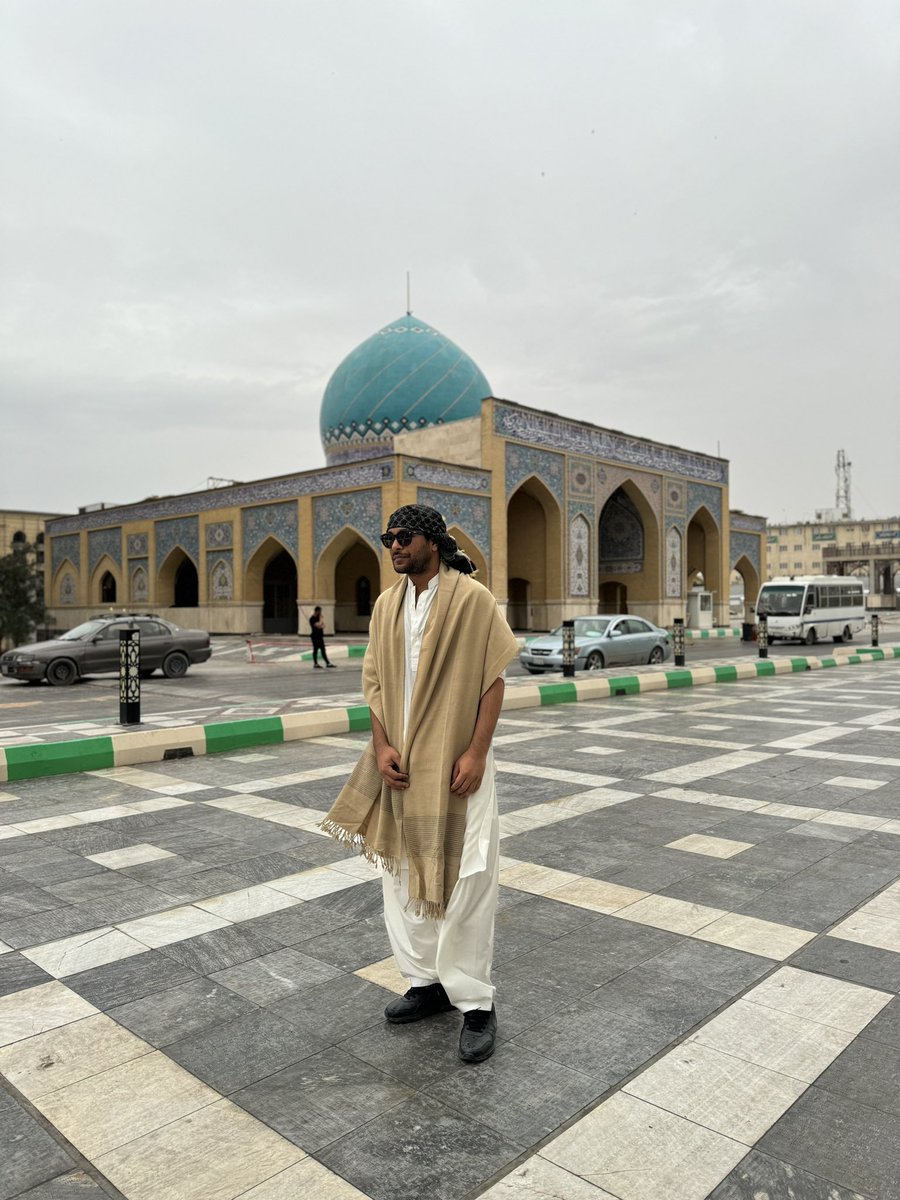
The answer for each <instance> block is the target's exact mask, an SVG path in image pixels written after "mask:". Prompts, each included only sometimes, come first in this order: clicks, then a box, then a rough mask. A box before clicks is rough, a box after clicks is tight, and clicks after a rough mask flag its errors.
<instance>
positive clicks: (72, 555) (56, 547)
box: [50, 533, 81, 575]
mask: <svg viewBox="0 0 900 1200" xmlns="http://www.w3.org/2000/svg"><path fill="white" fill-rule="evenodd" d="M66 558H67V559H68V560H69V562H70V563H71V564H72V566H73V567H74V568H75V569H76V571H78V570H80V569H81V538H80V537H79V536H78V534H77V533H68V534H66V535H65V537H55V538H52V539H51V542H50V562H51V565H52V570H53V574H54V575H55V574H56V572H57V571H58V570H59V568H60V567H61V566H62V563H63V560H64V559H66Z"/></svg>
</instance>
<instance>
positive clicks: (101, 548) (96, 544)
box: [88, 526, 122, 572]
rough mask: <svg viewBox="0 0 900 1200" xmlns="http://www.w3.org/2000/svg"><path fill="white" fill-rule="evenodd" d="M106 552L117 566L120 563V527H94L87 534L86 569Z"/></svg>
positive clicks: (119, 565) (95, 563)
mask: <svg viewBox="0 0 900 1200" xmlns="http://www.w3.org/2000/svg"><path fill="white" fill-rule="evenodd" d="M104 554H108V555H109V557H110V558H111V559H112V560H113V562H114V563H115V564H116V566H117V567H121V565H122V529H121V527H120V526H116V528H115V529H94V530H92V531H91V532H90V533H89V534H88V571H89V572H93V570H94V567H96V565H97V563H98V562H99V561H100V559H101V558H103V556H104Z"/></svg>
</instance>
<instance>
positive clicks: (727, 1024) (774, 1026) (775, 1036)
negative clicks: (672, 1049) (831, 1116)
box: [685, 1000, 855, 1083]
mask: <svg viewBox="0 0 900 1200" xmlns="http://www.w3.org/2000/svg"><path fill="white" fill-rule="evenodd" d="M854 1036H855V1035H854V1034H852V1033H848V1032H847V1031H846V1030H844V1029H836V1028H834V1026H828V1025H821V1024H819V1023H818V1022H817V1021H811V1020H809V1019H808V1018H804V1017H795V1016H793V1014H791V1013H786V1012H780V1011H779V1010H778V1009H775V1008H767V1007H766V1006H765V1005H762V1004H753V1003H752V1002H751V1001H749V1000H737V1001H735V1003H734V1004H732V1005H731V1007H730V1008H726V1009H725V1011H724V1012H721V1013H719V1015H718V1016H717V1017H713V1019H712V1020H711V1021H709V1022H708V1023H707V1024H706V1025H704V1026H703V1028H702V1029H701V1030H700V1031H699V1032H698V1033H695V1034H694V1035H693V1036H692V1037H690V1038H688V1039H687V1042H686V1043H685V1045H687V1044H688V1043H690V1042H699V1043H700V1044H701V1045H703V1046H710V1047H712V1049H714V1050H719V1051H721V1052H722V1053H723V1054H732V1055H734V1057H735V1058H742V1059H746V1060H747V1062H752V1063H756V1065H757V1066H760V1067H765V1068H766V1069H767V1070H769V1071H777V1072H779V1073H780V1074H781V1075H789V1076H790V1077H791V1078H792V1079H799V1080H802V1081H803V1082H804V1083H812V1082H813V1080H814V1079H816V1078H817V1077H818V1076H819V1075H820V1074H821V1073H822V1072H823V1071H824V1070H825V1068H826V1067H827V1066H829V1065H830V1064H831V1063H832V1062H834V1060H835V1059H836V1058H837V1056H838V1055H839V1054H840V1053H841V1051H842V1050H844V1049H845V1048H846V1047H847V1046H848V1045H849V1044H850V1042H852V1041H853V1038H854Z"/></svg>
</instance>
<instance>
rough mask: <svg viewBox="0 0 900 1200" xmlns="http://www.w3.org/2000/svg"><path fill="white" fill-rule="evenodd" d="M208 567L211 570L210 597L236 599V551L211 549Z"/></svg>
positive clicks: (213, 599) (214, 598)
mask: <svg viewBox="0 0 900 1200" xmlns="http://www.w3.org/2000/svg"><path fill="white" fill-rule="evenodd" d="M206 567H207V570H208V571H209V598H210V600H212V601H213V602H215V601H217V600H233V599H234V551H233V550H209V551H208V552H207V555H206Z"/></svg>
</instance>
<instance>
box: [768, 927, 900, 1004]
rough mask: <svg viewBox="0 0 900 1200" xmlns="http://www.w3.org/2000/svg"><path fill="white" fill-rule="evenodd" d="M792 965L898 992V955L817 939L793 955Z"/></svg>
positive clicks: (899, 985)
mask: <svg viewBox="0 0 900 1200" xmlns="http://www.w3.org/2000/svg"><path fill="white" fill-rule="evenodd" d="M791 966H792V967H799V968H800V970H803V971H817V972H818V973H819V974H820V975H833V976H834V977H835V978H836V979H847V980H849V981H850V982H851V983H861V984H862V985H863V986H864V987H870V988H878V989H879V990H881V991H885V992H895V993H896V992H900V954H894V953H893V951H891V950H879V949H877V948H876V947H874V946H863V945H861V944H859V943H857V942H848V941H845V940H844V939H843V938H832V937H827V936H826V937H820V938H816V940H815V941H813V942H810V943H809V944H808V945H807V946H804V947H803V948H802V949H801V950H799V951H798V952H797V953H796V954H795V955H793V957H792V958H791Z"/></svg>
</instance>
